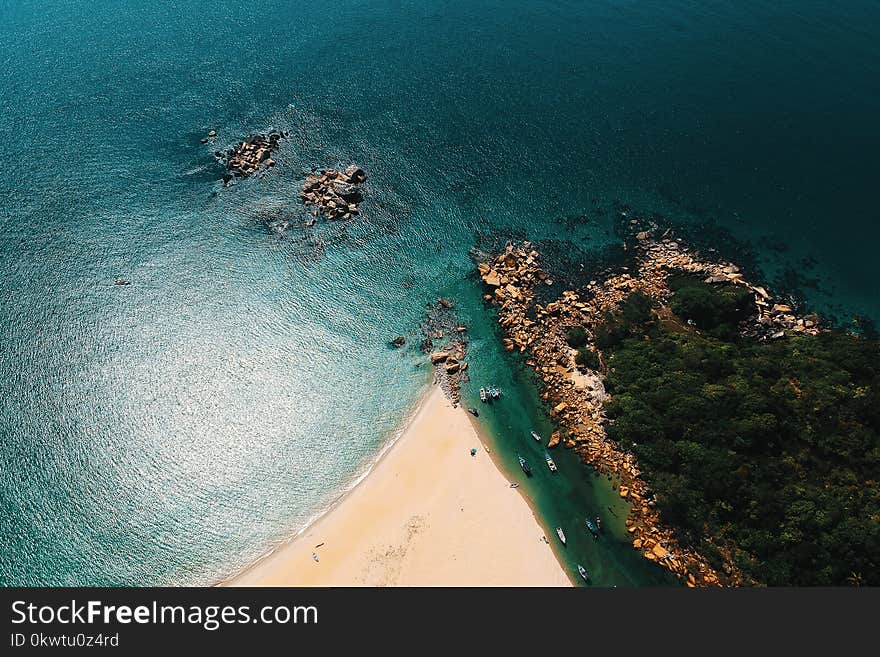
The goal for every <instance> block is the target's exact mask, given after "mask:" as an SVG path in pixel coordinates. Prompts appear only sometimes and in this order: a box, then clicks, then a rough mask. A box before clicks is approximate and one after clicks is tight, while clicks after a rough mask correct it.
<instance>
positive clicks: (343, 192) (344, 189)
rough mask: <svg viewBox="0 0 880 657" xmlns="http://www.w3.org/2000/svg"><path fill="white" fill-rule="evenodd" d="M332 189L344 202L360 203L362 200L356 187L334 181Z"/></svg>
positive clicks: (362, 196)
mask: <svg viewBox="0 0 880 657" xmlns="http://www.w3.org/2000/svg"><path fill="white" fill-rule="evenodd" d="M332 189H333V191H334V192H335V193H336V195H337V196H339V197H341V198H344V199H345V200H346V201H349V202H352V203H360V202H361V201H363V200H364V195H363V193H362V192H361V189H360V187H356V186H355V185H352V184H351V183H347V182H342V181H339V180H336V181H334V182H333V185H332Z"/></svg>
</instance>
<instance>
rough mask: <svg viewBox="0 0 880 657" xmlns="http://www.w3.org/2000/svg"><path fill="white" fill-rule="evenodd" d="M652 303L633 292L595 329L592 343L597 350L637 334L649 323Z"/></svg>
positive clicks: (644, 296) (640, 294) (647, 297)
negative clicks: (617, 309)
mask: <svg viewBox="0 0 880 657" xmlns="http://www.w3.org/2000/svg"><path fill="white" fill-rule="evenodd" d="M653 307H654V302H653V301H652V300H651V297H649V296H647V295H644V294H642V293H641V292H633V293H632V294H630V295H629V296H628V297H627V298H626V299H624V300H623V302H622V303H621V304H620V310H619V311H618V312H616V313H608V314H607V315H605V318H604V322H603V323H602V324H601V325H600V326H599V327H597V329H596V335H595V337H594V342H595V344H596V347H598V348H599V349H608V348H609V347H612V346H614V345H616V344H618V343H620V342H621V341H622V340H623V339H624V338H626V337H627V336H630V335H633V334H634V333H639V332H641V331H643V330H644V329H645V328H646V325H648V324H650V323H651V318H652V308H653Z"/></svg>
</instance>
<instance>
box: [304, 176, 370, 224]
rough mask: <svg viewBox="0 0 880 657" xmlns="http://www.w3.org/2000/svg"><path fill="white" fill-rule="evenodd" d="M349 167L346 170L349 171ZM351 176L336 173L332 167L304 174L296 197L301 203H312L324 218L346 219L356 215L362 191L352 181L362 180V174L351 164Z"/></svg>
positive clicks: (363, 178)
mask: <svg viewBox="0 0 880 657" xmlns="http://www.w3.org/2000/svg"><path fill="white" fill-rule="evenodd" d="M351 169H352V167H349V168H348V169H346V171H349V170H351ZM354 169H355V175H354V177H351V176H349V175H348V174H346V173H340V172H339V171H337V170H336V169H325V170H323V171H320V172H319V173H313V174H310V175H309V176H307V177H306V180H305V182H304V183H303V185H302V191H301V193H300V200H301V201H302V202H303V203H304V204H305V205H313V206H315V207H316V208H317V210H318V212H320V213H321V214H323V215H324V216H325V217H326V218H327V219H330V220H331V221H332V220H337V219H350V218H351V217H352V216H354V215H357V214H360V211H359V210H358V204H359V203H360V202H361V201H363V200H364V195H363V190H362V189H361V188H360V187H358V186H356V184H355V183H362V182H364V181H366V174H364V172H363V170H362V169H361V168H360V167H354Z"/></svg>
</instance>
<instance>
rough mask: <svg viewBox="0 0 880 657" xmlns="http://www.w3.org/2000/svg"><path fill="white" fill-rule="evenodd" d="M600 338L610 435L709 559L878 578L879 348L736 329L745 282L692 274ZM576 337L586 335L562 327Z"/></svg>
mask: <svg viewBox="0 0 880 657" xmlns="http://www.w3.org/2000/svg"><path fill="white" fill-rule="evenodd" d="M670 287H671V288H672V289H673V290H674V293H673V296H672V297H671V300H670V304H669V307H668V308H660V307H658V306H657V305H656V304H655V303H654V302H653V301H652V300H651V299H649V298H648V297H645V296H643V295H640V294H633V295H631V296H630V297H629V298H628V299H627V300H626V301H625V302H624V304H623V305H622V308H621V310H620V311H619V312H617V313H615V314H614V315H609V316H607V317H606V318H605V322H604V325H603V326H602V327H601V329H600V330H599V331H598V333H597V335H596V344H597V346H599V347H600V348H601V349H602V351H603V361H604V366H605V368H606V370H607V372H606V374H607V388H608V391H609V392H610V393H611V394H612V396H613V397H612V399H611V400H610V401H609V402H608V403H607V404H606V411H607V414H608V417H609V424H608V427H607V428H608V434H609V437H611V438H612V439H614V440H616V441H618V442H619V443H620V444H622V445H626V446H628V447H630V446H631V449H632V450H633V451H634V453H635V455H636V456H637V458H638V460H639V463H640V466H641V468H642V470H643V473H644V475H645V478H646V480H647V481H648V483H649V484H650V485H651V487H652V488H653V490H654V492H655V494H656V497H657V503H658V506H659V508H660V510H661V513H662V514H663V517H664V518H665V519H666V521H667V522H669V523H670V524H671V525H673V526H676V527H678V528H679V529H680V530H681V531H682V532H683V533H684V534H685V536H686V538H688V539H689V540H690V541H691V542H692V543H693V544H694V545H695V546H697V547H698V548H699V550H700V551H701V553H703V554H704V555H705V556H706V557H707V558H708V559H710V561H712V562H713V563H714V565H716V566H718V567H721V565H722V561H723V559H722V551H723V552H724V553H726V554H728V555H730V554H731V553H732V554H733V555H734V557H733V558H734V561H735V563H736V565H737V566H738V567H739V568H740V569H741V570H742V571H743V572H744V573H745V574H746V575H747V576H748V577H750V578H751V579H753V580H754V581H756V582H758V583H761V584H767V585H771V586H773V585H859V584H868V585H880V346H878V343H877V342H876V341H871V340H866V339H863V338H857V337H854V336H850V335H847V334H845V333H843V332H840V331H829V332H826V333H823V334H821V335H819V336H800V337H787V338H784V339H780V340H776V341H772V342H770V343H758V342H756V341H753V340H748V339H744V338H740V337H739V331H738V330H737V324H738V322H740V321H742V320H743V319H744V318H745V317H746V316H747V315H748V314H749V312H750V308H753V305H751V304H750V303H749V298H748V292H747V291H746V292H745V293H744V292H743V288H740V287H737V286H719V285H708V284H705V283H703V282H702V281H700V280H697V279H693V278H691V277H689V276H686V275H681V276H676V277H673V278H672V279H671V280H670ZM572 337H577V338H579V337H580V336H579V335H578V336H572Z"/></svg>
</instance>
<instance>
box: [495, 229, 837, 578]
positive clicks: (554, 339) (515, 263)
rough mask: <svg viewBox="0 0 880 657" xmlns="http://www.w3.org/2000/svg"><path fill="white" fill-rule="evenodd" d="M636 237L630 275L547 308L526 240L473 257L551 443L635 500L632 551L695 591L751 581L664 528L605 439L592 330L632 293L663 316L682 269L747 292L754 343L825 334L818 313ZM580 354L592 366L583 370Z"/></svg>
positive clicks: (625, 461) (722, 268)
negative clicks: (541, 404) (576, 332)
mask: <svg viewBox="0 0 880 657" xmlns="http://www.w3.org/2000/svg"><path fill="white" fill-rule="evenodd" d="M636 238H637V239H636V250H637V256H636V263H637V264H636V267H635V272H634V273H632V274H631V273H629V271H620V272H618V273H613V274H611V275H609V276H608V277H607V278H606V279H605V280H593V281H590V283H589V284H588V285H587V286H586V287H585V289H580V290H565V291H563V292H562V293H561V295H559V296H558V297H557V298H556V299H555V300H553V301H550V302H547V303H543V304H542V303H541V302H540V299H541V298H542V297H543V296H545V294H541V293H543V292H544V290H541V286H545V285H551V284H552V277H551V276H550V274H549V273H548V272H546V271H544V270H543V269H542V266H541V256H540V254H539V253H538V252H537V251H535V250H533V248H532V245H531V244H530V243H529V242H524V243H522V244H520V245H513V244H509V245H508V246H507V248H506V249H505V250H504V251H503V252H502V253H498V254H494V255H491V256H489V257H487V258H485V259H483V260H482V261H479V262H478V263H477V266H478V270H479V274H480V277H481V278H482V281H483V283H484V284H485V286H486V288H487V294H486V295H485V297H484V299H485V301H486V302H488V303H491V304H493V305H494V306H495V307H496V308H497V311H498V322H499V325H500V326H501V328H502V330H503V333H504V337H503V341H504V346H505V348H506V349H507V350H509V351H518V352H522V353H523V354H524V356H525V358H526V361H525V362H526V364H527V365H528V366H530V367H532V368H534V369H535V371H536V372H537V374H538V375H539V377H540V379H541V381H542V384H543V386H542V391H541V397H542V399H543V400H544V401H545V402H546V403H547V404H549V406H550V408H551V417H552V419H553V420H554V421H555V422H556V424H557V425H558V427H559V429H558V430H557V431H556V432H554V434H553V436H552V438H551V440H550V442H549V445H550V446H551V447H553V446H556V445H558V444H559V443H562V444H563V445H564V446H565V447H567V448H570V449H574V450H575V452H576V453H577V454H578V455H579V456H580V457H581V458H582V460H583V461H584V462H585V463H587V464H589V465H591V466H593V467H594V468H595V469H596V470H598V471H599V472H601V473H604V474H608V475H610V476H613V477H614V478H615V479H616V482H617V485H618V487H619V492H620V496H621V497H622V498H626V499H627V500H628V501H629V502H630V503H631V505H632V506H631V513H630V516H629V517H628V518H627V520H626V526H627V531H628V533H629V535H630V536H631V540H632V544H633V547H634V548H636V549H638V550H640V551H641V553H642V554H643V555H644V556H645V558H646V559H649V560H651V561H654V562H656V563H658V564H661V565H662V566H664V567H666V568H667V569H669V570H670V571H672V572H673V573H675V574H676V575H677V576H678V577H679V578H681V579H682V580H683V581H684V582H685V583H686V584H687V585H688V586H691V587H693V586H723V585H730V586H736V585H740V584H744V583H749V582H747V581H746V580H745V579H744V577H743V575H742V574H741V573H740V572H739V571H738V570H737V568H736V567H735V566H734V565H733V563H732V559H731V560H726V561H725V565H724V568H723V569H722V570H721V571H720V572H719V571H716V570H715V569H714V568H712V567H711V566H710V565H709V563H708V562H707V560H706V559H704V558H703V557H702V556H701V555H700V554H699V553H697V552H696V551H695V550H694V549H693V548H692V547H691V546H689V545H686V544H684V543H683V542H681V541H680V540H679V538H678V537H677V535H676V533H675V531H673V530H672V529H670V528H668V527H666V526H664V523H663V522H662V518H661V517H660V514H659V512H658V511H657V509H656V499H655V497H654V495H653V493H652V491H651V489H650V487H649V485H648V484H647V483H646V481H645V480H644V479H643V477H642V476H641V471H640V469H639V465H638V463H637V462H636V459H635V457H634V455H633V454H632V453H631V452H630V451H628V450H627V449H626V448H625V447H623V446H622V445H618V444H616V443H614V442H613V441H611V440H609V439H608V438H607V436H606V432H605V426H604V425H605V423H606V416H605V413H604V410H603V405H604V404H605V402H606V401H607V400H608V394H607V393H606V391H605V387H604V385H603V381H604V376H603V374H602V369H603V366H604V363H603V355H602V353H601V351H600V350H599V349H598V348H597V347H596V345H595V340H594V337H595V333H596V331H597V330H598V329H599V326H600V324H601V323H602V322H603V321H604V319H605V318H606V317H607V316H608V314H609V313H611V312H614V311H616V310H617V309H618V308H619V306H620V304H621V302H622V301H623V300H624V299H625V298H626V297H627V296H629V295H630V294H631V293H633V292H640V293H642V294H644V295H646V296H648V297H650V298H651V299H654V300H656V301H657V302H658V303H659V308H660V311H659V312H660V313H665V312H668V308H667V306H666V302H667V300H668V297H669V296H670V290H669V287H668V285H667V280H668V279H669V277H670V275H672V274H673V273H680V272H687V273H689V274H692V275H699V276H700V277H702V278H703V279H704V280H705V282H706V283H711V284H713V285H733V286H741V287H742V288H743V289H746V290H748V291H749V293H750V294H751V295H752V300H753V304H754V307H753V312H751V313H750V315H749V318H748V320H746V321H744V322H742V324H741V325H740V327H739V330H740V331H741V332H742V334H743V335H747V336H751V337H753V338H755V339H757V340H779V339H783V338H784V337H785V336H787V335H794V334H810V335H815V334H817V333H818V332H819V331H820V330H821V329H820V327H819V321H818V318H817V317H816V316H814V315H807V316H799V315H798V314H797V313H796V312H795V311H794V309H793V308H792V307H791V306H790V305H788V304H786V303H782V302H779V301H778V300H775V299H774V298H773V297H772V295H771V294H770V293H769V292H768V291H767V290H766V289H765V288H764V287H762V286H760V285H755V284H752V283H750V282H749V281H748V280H746V278H745V277H744V275H743V274H742V273H741V272H740V269H739V267H738V266H737V265H735V264H734V263H731V262H713V261H711V260H708V259H705V258H703V257H701V256H700V254H698V253H696V252H694V251H691V250H690V249H689V248H688V247H687V246H686V245H684V244H683V243H681V242H680V241H679V240H676V239H671V238H669V236H668V233H667V235H666V236H663V237H660V238H655V237H654V236H653V235H652V234H651V232H649V231H645V232H640V233H638V234H637V236H636ZM573 327H582V329H583V330H584V331H585V333H586V338H587V339H586V345H587V346H586V347H585V350H588V351H590V352H592V355H590V354H587V356H588V357H587V358H586V359H584V357H583V356H582V357H581V358H579V357H578V356H579V352H578V349H575V348H572V347H571V346H570V344H569V342H568V341H567V337H566V336H567V331H569V330H571V329H572V328H573ZM585 360H586V362H587V363H589V364H590V366H588V367H585V366H584V362H585Z"/></svg>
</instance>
